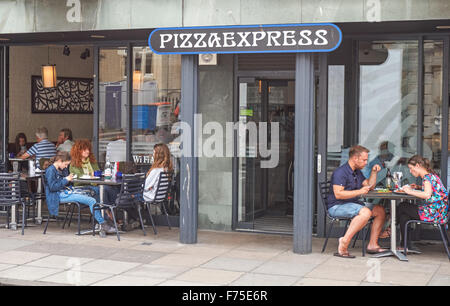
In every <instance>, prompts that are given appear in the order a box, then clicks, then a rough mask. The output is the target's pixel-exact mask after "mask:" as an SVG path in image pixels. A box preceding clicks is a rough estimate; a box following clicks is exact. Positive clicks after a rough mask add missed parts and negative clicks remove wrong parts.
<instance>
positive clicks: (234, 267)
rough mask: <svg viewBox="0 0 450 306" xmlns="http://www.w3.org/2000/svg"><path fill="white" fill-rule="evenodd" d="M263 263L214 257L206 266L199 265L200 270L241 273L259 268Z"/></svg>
mask: <svg viewBox="0 0 450 306" xmlns="http://www.w3.org/2000/svg"><path fill="white" fill-rule="evenodd" d="M262 263H264V262H263V261H260V260H250V259H240V258H230V257H216V258H214V259H212V260H210V261H208V262H207V263H206V264H203V265H201V267H202V268H208V269H219V270H227V271H241V272H249V271H251V270H253V269H255V268H257V267H258V266H260V265H261V264H262Z"/></svg>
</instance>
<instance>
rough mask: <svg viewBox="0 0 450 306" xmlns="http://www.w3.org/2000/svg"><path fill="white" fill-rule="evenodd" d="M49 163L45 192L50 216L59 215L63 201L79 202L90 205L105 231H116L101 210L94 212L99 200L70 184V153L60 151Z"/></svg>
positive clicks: (102, 229)
mask: <svg viewBox="0 0 450 306" xmlns="http://www.w3.org/2000/svg"><path fill="white" fill-rule="evenodd" d="M49 164H50V166H48V168H47V169H46V170H45V179H46V184H45V194H46V199H47V200H46V201H47V207H48V211H49V214H50V216H58V211H59V204H60V203H61V202H62V203H69V202H78V203H80V204H84V205H88V206H89V208H90V210H91V213H92V214H94V217H95V220H97V222H98V223H99V224H100V227H101V231H102V232H103V233H115V229H114V228H113V227H111V226H110V225H108V224H107V223H106V222H105V220H104V219H103V217H102V214H101V213H100V211H99V210H96V211H95V213H94V211H93V206H94V205H95V204H96V203H97V201H96V200H95V199H94V198H93V197H91V196H89V194H87V193H86V192H84V191H83V190H80V189H74V188H73V187H69V186H68V185H69V183H70V182H71V181H73V174H72V173H71V174H69V172H68V170H67V167H68V166H69V164H70V155H69V153H68V152H58V153H57V154H56V156H54V157H52V158H51V159H50V163H49Z"/></svg>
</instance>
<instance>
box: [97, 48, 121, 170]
mask: <svg viewBox="0 0 450 306" xmlns="http://www.w3.org/2000/svg"><path fill="white" fill-rule="evenodd" d="M126 62H127V48H126V47H118V48H110V49H100V63H99V68H100V73H99V107H100V111H99V156H98V160H99V161H100V162H104V161H105V160H106V157H107V156H108V157H109V159H110V161H111V162H121V161H126V143H127V124H128V123H127V105H126V104H127V86H128V85H127V84H128V81H127V70H126Z"/></svg>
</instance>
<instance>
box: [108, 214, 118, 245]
mask: <svg viewBox="0 0 450 306" xmlns="http://www.w3.org/2000/svg"><path fill="white" fill-rule="evenodd" d="M109 210H110V211H111V214H112V217H113V221H114V227H115V228H116V234H117V240H119V241H120V234H119V229H118V228H117V221H116V216H115V214H114V208H113V207H110V208H109Z"/></svg>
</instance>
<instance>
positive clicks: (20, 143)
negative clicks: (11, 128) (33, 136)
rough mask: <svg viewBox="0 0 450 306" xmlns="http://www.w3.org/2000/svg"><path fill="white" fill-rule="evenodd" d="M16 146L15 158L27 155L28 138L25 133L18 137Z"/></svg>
mask: <svg viewBox="0 0 450 306" xmlns="http://www.w3.org/2000/svg"><path fill="white" fill-rule="evenodd" d="M14 144H15V146H14V152H13V153H14V156H15V157H20V156H22V155H23V154H25V153H26V152H27V150H28V147H27V136H26V135H25V133H19V134H17V136H16V141H15V142H14Z"/></svg>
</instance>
